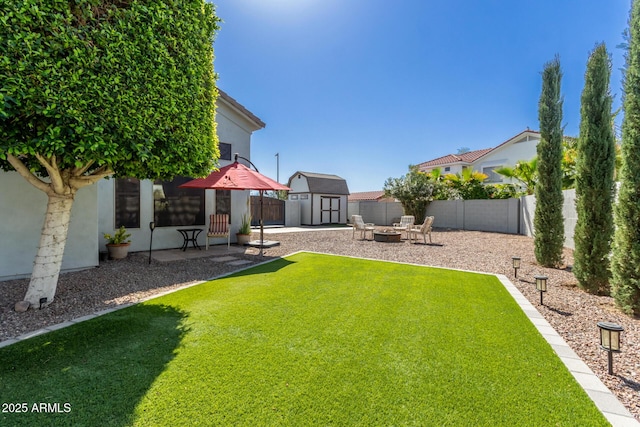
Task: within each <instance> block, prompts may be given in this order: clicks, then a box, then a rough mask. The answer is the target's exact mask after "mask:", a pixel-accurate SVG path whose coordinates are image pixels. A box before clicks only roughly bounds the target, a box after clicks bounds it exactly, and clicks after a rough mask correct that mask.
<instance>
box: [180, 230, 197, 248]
mask: <svg viewBox="0 0 640 427" xmlns="http://www.w3.org/2000/svg"><path fill="white" fill-rule="evenodd" d="M178 231H179V232H180V234H182V238H183V239H184V243H183V244H182V248H181V249H182V251H183V252H184V251H186V250H187V246H189V242H191V244H192V246H193V247H194V248H198V249H202V248H200V245H198V236H199V235H200V233H202V228H178ZM189 233H191V234H189Z"/></svg>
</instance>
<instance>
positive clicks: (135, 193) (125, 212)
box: [115, 178, 140, 228]
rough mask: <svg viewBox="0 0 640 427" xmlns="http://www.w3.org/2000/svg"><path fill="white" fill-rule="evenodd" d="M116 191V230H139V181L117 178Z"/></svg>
mask: <svg viewBox="0 0 640 427" xmlns="http://www.w3.org/2000/svg"><path fill="white" fill-rule="evenodd" d="M115 184H116V185H115V190H116V209H115V211H116V223H115V226H116V228H120V227H122V226H124V227H126V228H140V180H139V179H136V178H119V179H116V182H115Z"/></svg>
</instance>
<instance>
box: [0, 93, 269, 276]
mask: <svg viewBox="0 0 640 427" xmlns="http://www.w3.org/2000/svg"><path fill="white" fill-rule="evenodd" d="M218 91H219V93H220V95H219V97H218V100H217V103H216V107H217V110H216V125H217V134H218V139H219V142H220V162H219V163H220V166H225V165H227V164H229V163H232V162H233V153H239V154H240V155H241V156H243V157H246V158H250V150H251V135H252V133H253V132H255V131H257V130H259V129H262V128H264V127H265V124H264V123H263V122H262V120H260V119H259V118H258V117H256V116H255V115H254V114H253V113H251V112H250V111H249V110H247V109H246V108H245V107H243V106H242V105H241V104H239V103H238V102H237V101H236V100H235V99H233V98H231V97H230V96H229V95H227V94H226V93H225V92H223V91H222V90H220V89H218ZM190 179H191V178H188V177H178V178H176V179H174V180H173V181H170V182H168V181H151V180H142V181H140V180H137V179H127V178H124V179H104V180H102V181H100V182H98V183H97V185H92V186H90V187H85V188H83V189H81V190H80V191H78V193H77V195H76V199H75V202H74V206H73V211H72V213H71V223H70V225H69V234H68V240H67V245H66V248H65V252H64V258H63V262H62V270H63V271H69V270H75V269H82V268H87V267H92V266H96V265H98V258H99V252H100V251H105V250H106V247H105V243H106V242H105V239H104V238H103V236H102V235H103V233H113V232H114V230H115V229H117V228H118V227H120V226H121V225H124V226H125V227H126V228H127V230H128V231H129V232H130V233H131V248H130V249H131V251H147V250H149V242H150V238H151V230H150V227H149V223H151V222H154V223H155V226H156V228H155V230H154V232H153V249H168V248H177V247H180V246H182V243H183V239H182V236H181V235H180V233H179V232H178V231H177V229H178V228H192V227H194V228H202V229H203V230H204V229H206V228H207V227H208V223H209V221H208V216H209V214H211V213H229V214H230V215H231V233H232V234H231V235H232V239H233V238H235V232H236V230H237V229H238V228H239V227H240V223H241V217H242V215H243V214H245V213H246V212H247V206H248V200H249V191H230V190H225V191H215V190H194V189H180V188H178V185H180V184H182V183H183V182H186V181H189V180H190ZM0 200H3V201H4V200H13V201H14V202H13V203H0V236H1V239H2V241H3V242H4V244H3V245H1V246H0V280H7V279H13V278H20V277H28V276H29V275H30V274H31V270H32V268H33V261H34V259H35V255H36V252H37V248H38V244H39V240H40V232H41V229H42V224H43V221H44V212H45V209H46V201H47V198H46V196H45V194H44V193H43V192H41V191H39V190H37V189H35V188H34V187H33V186H31V185H30V184H28V183H27V182H26V180H25V179H24V178H22V177H21V176H19V175H18V173H17V172H0ZM205 235H206V234H205V233H204V232H203V233H201V234H200V236H199V243H200V244H201V245H203V246H204V237H205ZM7 242H11V244H7ZM214 243H215V241H214ZM219 243H225V244H226V239H220V242H219Z"/></svg>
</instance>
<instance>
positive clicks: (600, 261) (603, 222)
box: [573, 44, 616, 294]
mask: <svg viewBox="0 0 640 427" xmlns="http://www.w3.org/2000/svg"><path fill="white" fill-rule="evenodd" d="M610 76H611V59H610V58H609V54H608V53H607V48H606V46H605V45H604V44H600V45H598V46H596V48H595V49H594V51H593V52H592V53H591V55H590V57H589V62H588V63H587V72H586V74H585V84H584V89H583V91H582V104H581V109H580V116H581V120H580V137H579V138H578V149H577V152H578V155H577V159H576V211H577V213H578V221H577V223H576V229H575V235H574V241H575V252H574V265H573V273H574V275H575V276H576V278H577V279H578V283H579V285H580V287H581V288H582V289H585V290H586V291H588V292H590V293H593V294H607V293H608V291H609V279H610V272H609V252H610V250H611V239H612V236H613V214H612V210H613V205H612V203H613V198H614V191H615V187H614V182H613V172H614V167H615V158H616V153H615V140H614V135H613V129H612V127H611V102H612V99H611V93H610V90H609V80H610Z"/></svg>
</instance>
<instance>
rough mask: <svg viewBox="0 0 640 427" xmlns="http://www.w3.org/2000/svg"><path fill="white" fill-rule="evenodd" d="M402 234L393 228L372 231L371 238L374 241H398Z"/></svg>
mask: <svg viewBox="0 0 640 427" xmlns="http://www.w3.org/2000/svg"><path fill="white" fill-rule="evenodd" d="M401 235H402V234H401V233H398V232H397V231H393V230H383V231H374V232H373V240H375V241H376V242H385V243H390V242H399V241H400V236H401Z"/></svg>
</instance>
